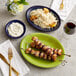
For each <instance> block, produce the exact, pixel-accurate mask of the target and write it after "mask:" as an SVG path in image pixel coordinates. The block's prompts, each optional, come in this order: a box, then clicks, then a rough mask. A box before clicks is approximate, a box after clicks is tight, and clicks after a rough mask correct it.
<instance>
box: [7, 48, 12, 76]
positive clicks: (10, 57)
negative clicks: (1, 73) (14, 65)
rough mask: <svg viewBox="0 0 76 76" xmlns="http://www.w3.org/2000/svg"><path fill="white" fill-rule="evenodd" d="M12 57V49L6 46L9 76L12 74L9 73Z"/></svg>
mask: <svg viewBox="0 0 76 76" xmlns="http://www.w3.org/2000/svg"><path fill="white" fill-rule="evenodd" d="M12 58H13V52H12V49H11V48H8V59H9V63H10V65H9V76H12V74H11V70H12V69H11V59H12Z"/></svg>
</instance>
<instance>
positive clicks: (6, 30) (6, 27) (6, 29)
mask: <svg viewBox="0 0 76 76" xmlns="http://www.w3.org/2000/svg"><path fill="white" fill-rule="evenodd" d="M13 22H14V23H15V22H17V23H20V24H21V25H22V26H23V28H24V32H23V33H22V35H20V36H18V37H13V36H11V35H10V34H9V32H8V27H9V26H10V24H12V23H13ZM25 31H26V26H25V24H24V23H23V22H22V21H20V20H12V21H9V22H8V23H7V24H6V26H5V32H6V34H7V35H8V36H9V37H10V38H13V39H18V38H21V37H22V36H23V35H24V33H25Z"/></svg>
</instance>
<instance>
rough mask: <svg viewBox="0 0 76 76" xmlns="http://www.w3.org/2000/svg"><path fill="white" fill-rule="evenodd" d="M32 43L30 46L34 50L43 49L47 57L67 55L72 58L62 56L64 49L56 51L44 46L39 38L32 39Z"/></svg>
mask: <svg viewBox="0 0 76 76" xmlns="http://www.w3.org/2000/svg"><path fill="white" fill-rule="evenodd" d="M32 40H33V41H34V42H32V43H31V44H30V45H31V47H33V48H37V49H41V50H43V51H44V52H45V53H46V54H47V55H49V56H51V55H52V54H57V55H59V56H61V55H66V56H68V57H71V55H68V54H62V52H63V50H62V49H54V48H49V47H48V46H46V45H44V44H43V43H41V41H40V40H38V37H32Z"/></svg>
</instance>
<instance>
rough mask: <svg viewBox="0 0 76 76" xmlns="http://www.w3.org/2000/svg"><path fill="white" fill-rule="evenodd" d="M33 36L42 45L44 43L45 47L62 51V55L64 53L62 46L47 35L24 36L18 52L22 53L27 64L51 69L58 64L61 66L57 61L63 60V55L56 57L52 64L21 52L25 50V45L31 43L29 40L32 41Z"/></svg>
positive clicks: (33, 34)
mask: <svg viewBox="0 0 76 76" xmlns="http://www.w3.org/2000/svg"><path fill="white" fill-rule="evenodd" d="M33 36H37V37H38V38H39V40H40V41H41V42H42V43H44V44H45V45H48V46H50V47H51V48H55V49H56V48H58V49H62V50H63V53H64V48H63V46H62V45H61V43H60V42H59V41H58V40H57V39H56V38H54V37H52V36H50V35H48V34H45V33H32V34H29V35H27V36H25V37H24V38H23V39H22V41H21V43H20V50H21V53H22V55H23V57H24V58H25V59H26V60H27V61H28V62H29V63H31V64H33V65H35V66H37V67H41V68H53V67H56V66H58V65H59V64H61V61H59V60H64V55H61V56H58V57H57V60H56V61H55V62H53V61H49V60H44V59H40V58H37V57H35V56H33V55H30V54H26V53H25V51H24V50H22V49H21V48H23V49H26V48H27V44H29V43H30V42H32V40H31V39H32V37H33ZM28 47H29V46H28Z"/></svg>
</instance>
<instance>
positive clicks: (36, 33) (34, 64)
mask: <svg viewBox="0 0 76 76" xmlns="http://www.w3.org/2000/svg"><path fill="white" fill-rule="evenodd" d="M32 34H33V35H34V34H42V35H48V36H49V37H52V38H54V39H55V40H56V41H57V42H58V43H59V44H60V45H61V47H62V49H63V51H64V53H65V49H64V47H63V46H62V44H61V43H60V41H59V40H58V39H56V38H55V37H53V36H51V35H49V34H45V33H31V34H29V35H32ZM29 35H26V36H25V37H27V36H29ZM25 37H24V38H23V39H22V40H21V43H20V48H21V47H22V42H23V40H24V39H25ZM20 52H21V54H22V56H23V58H24V59H25V60H27V61H28V62H29V63H30V64H32V65H34V66H36V67H40V68H54V67H57V66H58V65H60V64H61V62H60V63H58V64H57V65H55V66H52V67H51V66H40V65H37V64H34V63H31V62H30V60H28V59H27V58H26V57H25V55H24V52H23V51H22V50H21V49H20ZM64 57H65V56H63V58H62V60H64Z"/></svg>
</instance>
